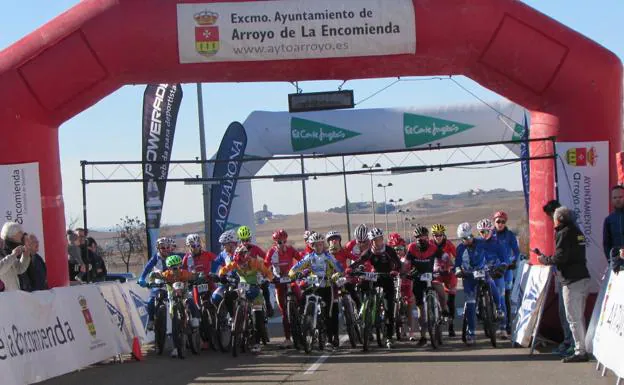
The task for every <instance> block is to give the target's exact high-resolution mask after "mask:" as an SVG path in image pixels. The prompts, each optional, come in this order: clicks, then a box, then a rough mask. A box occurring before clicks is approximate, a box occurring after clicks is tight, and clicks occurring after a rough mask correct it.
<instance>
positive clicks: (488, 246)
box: [455, 238, 504, 272]
mask: <svg viewBox="0 0 624 385" xmlns="http://www.w3.org/2000/svg"><path fill="white" fill-rule="evenodd" d="M503 258H504V257H503V249H502V247H500V245H498V243H497V242H496V241H493V242H492V241H486V240H485V239H481V238H475V239H473V241H472V245H470V246H466V245H464V244H463V243H460V244H459V246H457V256H456V257H455V267H456V268H457V267H461V268H462V270H464V271H466V272H471V271H473V270H479V269H483V268H484V267H485V266H486V265H487V266H498V265H500V264H502V263H504V259H503Z"/></svg>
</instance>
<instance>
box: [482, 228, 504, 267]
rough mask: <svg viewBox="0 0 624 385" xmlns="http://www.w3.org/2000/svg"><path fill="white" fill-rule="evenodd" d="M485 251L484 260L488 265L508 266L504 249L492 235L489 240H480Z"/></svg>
mask: <svg viewBox="0 0 624 385" xmlns="http://www.w3.org/2000/svg"><path fill="white" fill-rule="evenodd" d="M481 240H482V241H483V246H484V247H485V250H486V254H485V255H486V258H487V260H488V264H489V265H494V266H498V265H501V264H505V265H509V256H508V255H506V254H505V251H506V250H505V248H504V247H503V246H502V245H501V244H500V243H499V242H498V241H497V240H496V238H495V237H494V235H492V236H491V237H490V238H489V239H481Z"/></svg>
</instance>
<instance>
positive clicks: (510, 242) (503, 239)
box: [492, 227, 520, 263]
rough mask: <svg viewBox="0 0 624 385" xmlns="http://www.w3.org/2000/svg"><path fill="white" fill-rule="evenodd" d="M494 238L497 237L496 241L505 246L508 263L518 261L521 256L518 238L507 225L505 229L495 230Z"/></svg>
mask: <svg viewBox="0 0 624 385" xmlns="http://www.w3.org/2000/svg"><path fill="white" fill-rule="evenodd" d="M492 238H495V239H496V241H498V243H499V244H500V245H501V246H502V247H503V249H504V253H505V254H504V255H505V260H506V261H507V262H508V263H512V262H516V261H517V260H518V257H519V256H520V249H519V248H518V239H517V238H516V236H515V235H514V233H512V232H511V231H510V230H509V229H508V228H506V227H505V230H503V231H501V232H498V231H494V234H493V235H492Z"/></svg>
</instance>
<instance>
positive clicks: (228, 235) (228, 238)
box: [219, 230, 236, 245]
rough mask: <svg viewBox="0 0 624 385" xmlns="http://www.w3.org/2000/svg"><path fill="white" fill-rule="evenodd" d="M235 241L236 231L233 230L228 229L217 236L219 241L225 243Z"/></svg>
mask: <svg viewBox="0 0 624 385" xmlns="http://www.w3.org/2000/svg"><path fill="white" fill-rule="evenodd" d="M235 242H236V232H235V231H234V230H228V231H226V232H224V233H223V234H221V236H219V243H220V244H222V245H225V244H226V243H235Z"/></svg>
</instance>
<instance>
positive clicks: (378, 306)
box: [373, 292, 384, 348]
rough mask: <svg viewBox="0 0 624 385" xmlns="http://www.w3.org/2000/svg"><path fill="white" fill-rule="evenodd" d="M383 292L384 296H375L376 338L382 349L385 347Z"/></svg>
mask: <svg viewBox="0 0 624 385" xmlns="http://www.w3.org/2000/svg"><path fill="white" fill-rule="evenodd" d="M382 298H383V292H382V294H379V293H377V294H376V296H375V306H374V307H373V309H374V313H373V314H374V317H375V318H374V320H375V338H376V340H377V346H379V347H380V348H381V347H383V327H384V325H383V321H382V316H381V314H382V309H381V303H382V301H383V299H382Z"/></svg>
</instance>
